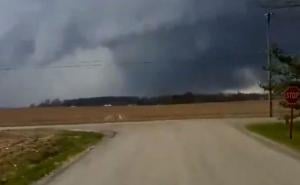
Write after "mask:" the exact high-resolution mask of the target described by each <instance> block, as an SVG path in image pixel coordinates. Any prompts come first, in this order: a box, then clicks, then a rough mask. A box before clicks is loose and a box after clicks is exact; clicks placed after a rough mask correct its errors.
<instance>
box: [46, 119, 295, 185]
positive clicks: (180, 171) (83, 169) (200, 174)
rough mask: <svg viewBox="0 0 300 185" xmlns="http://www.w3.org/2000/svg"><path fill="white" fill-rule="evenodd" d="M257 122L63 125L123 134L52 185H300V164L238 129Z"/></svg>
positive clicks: (57, 177) (157, 122) (100, 147)
mask: <svg viewBox="0 0 300 185" xmlns="http://www.w3.org/2000/svg"><path fill="white" fill-rule="evenodd" d="M252 121H254V119H251V120H247V119H211V120H184V121H156V122H147V123H122V124H106V125H101V124H100V125H83V126H81V125H78V126H73V127H72V126H71V127H70V126H69V127H64V126H61V127H62V128H73V129H85V130H94V131H97V130H115V131H117V132H118V134H117V135H116V136H115V137H114V138H111V139H106V140H105V141H104V142H102V143H100V144H99V145H97V146H96V147H95V148H94V150H93V151H91V152H90V153H88V154H87V155H86V156H84V157H83V158H82V159H81V160H79V161H78V162H76V163H75V164H73V165H72V166H71V167H70V168H69V169H67V170H66V171H64V172H63V173H61V174H59V175H57V176H56V177H55V178H53V179H52V180H51V182H50V183H49V184H48V185H200V184H203V185H299V183H300V175H299V174H300V161H298V160H297V159H294V158H292V157H290V156H289V155H286V154H284V153H281V152H278V151H277V150H273V149H272V148H270V147H267V146H266V145H264V144H261V143H260V142H258V141H257V140H255V139H253V138H251V137H249V136H247V135H246V134H244V133H243V132H241V131H240V130H239V129H237V128H235V124H237V123H241V124H242V123H246V122H252Z"/></svg>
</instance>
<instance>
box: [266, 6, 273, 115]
mask: <svg viewBox="0 0 300 185" xmlns="http://www.w3.org/2000/svg"><path fill="white" fill-rule="evenodd" d="M265 16H266V20H267V29H266V34H267V55H268V58H267V59H268V68H269V71H268V82H269V84H268V88H269V89H268V90H269V97H268V98H269V116H270V117H273V91H272V90H273V87H272V71H271V70H270V68H271V65H272V51H271V50H272V49H271V33H270V31H271V16H272V12H271V9H269V10H268V12H267V13H266V14H265Z"/></svg>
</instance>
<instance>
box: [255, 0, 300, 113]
mask: <svg viewBox="0 0 300 185" xmlns="http://www.w3.org/2000/svg"><path fill="white" fill-rule="evenodd" d="M261 6H262V7H263V8H266V9H267V13H266V14H265V17H266V22H267V29H266V36H267V50H268V51H267V55H268V57H267V59H268V68H269V71H268V88H269V97H268V99H269V116H270V117H273V91H272V90H273V87H272V86H273V83H272V78H273V76H272V71H271V70H270V68H271V65H272V48H271V19H272V15H273V13H272V10H279V9H286V8H296V7H300V3H299V2H293V1H286V2H284V1H283V2H282V3H281V2H280V3H274V4H261Z"/></svg>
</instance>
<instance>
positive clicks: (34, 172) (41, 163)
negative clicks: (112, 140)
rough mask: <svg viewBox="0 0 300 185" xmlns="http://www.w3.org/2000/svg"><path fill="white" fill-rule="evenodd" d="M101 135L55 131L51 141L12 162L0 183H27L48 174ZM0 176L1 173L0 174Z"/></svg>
mask: <svg viewBox="0 0 300 185" xmlns="http://www.w3.org/2000/svg"><path fill="white" fill-rule="evenodd" d="M101 138H102V135H101V134H99V133H90V132H72V131H61V132H57V133H56V134H55V136H54V137H53V139H52V140H51V142H48V143H47V144H45V143H43V146H39V147H38V152H37V151H30V152H25V153H24V154H22V155H21V156H18V158H17V159H14V160H13V161H12V162H13V163H14V164H15V167H14V168H10V169H8V170H10V171H9V173H7V175H6V177H5V178H2V180H1V182H0V184H1V185H29V184H32V183H33V182H35V181H37V180H39V179H41V178H42V177H44V176H46V175H48V174H49V173H50V172H52V171H53V170H55V169H57V168H58V167H60V166H61V165H62V163H63V162H65V161H66V160H68V159H69V158H70V157H72V156H74V155H76V154H78V153H80V152H83V151H84V150H85V149H87V148H88V147H90V146H92V145H94V144H96V143H97V142H98V141H100V140H101ZM0 176H1V174H0Z"/></svg>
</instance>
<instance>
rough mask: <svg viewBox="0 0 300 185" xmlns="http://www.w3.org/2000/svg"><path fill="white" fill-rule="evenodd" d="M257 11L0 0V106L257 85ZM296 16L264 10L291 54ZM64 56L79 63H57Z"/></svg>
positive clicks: (161, 0)
mask: <svg viewBox="0 0 300 185" xmlns="http://www.w3.org/2000/svg"><path fill="white" fill-rule="evenodd" d="M276 2H279V1H278V0H277V1H276ZM263 15H264V10H263V9H261V8H260V7H259V4H258V1H256V0H84V1H82V0H51V1H48V0H1V1H0V68H5V67H10V68H11V67H13V68H15V69H16V70H8V71H4V70H1V71H0V95H1V96H0V107H6V106H23V105H28V104H30V103H38V102H40V101H42V100H44V99H47V98H61V99H65V98H67V99H70V98H79V97H93V96H108V95H138V96H145V95H149V96H152V95H161V94H168V93H183V92H186V91H193V92H199V93H201V92H203V93H211V92H230V91H235V90H244V91H257V90H258V88H257V85H258V83H259V82H260V81H264V80H265V77H266V75H265V74H264V71H262V66H263V65H264V64H265V62H266V56H265V53H264V52H265V47H266V46H265V45H266V44H265V43H266V42H265V19H264V16H263ZM299 18H300V9H293V10H280V11H276V12H275V15H274V19H273V20H274V22H273V25H272V30H273V32H272V37H273V40H274V41H276V42H277V43H278V44H279V45H280V46H282V47H283V49H285V50H287V51H289V52H292V53H299V52H300V50H299V49H300V42H299V41H300V38H299V37H298V35H299V33H298V32H299V30H300V21H299ZM95 61H97V62H98V63H101V66H95V67H93V66H91V65H93V64H95ZM70 65H76V66H78V65H80V66H82V67H77V68H57V66H70ZM37 66H43V68H40V67H39V68H37Z"/></svg>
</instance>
